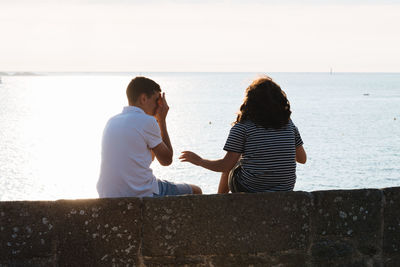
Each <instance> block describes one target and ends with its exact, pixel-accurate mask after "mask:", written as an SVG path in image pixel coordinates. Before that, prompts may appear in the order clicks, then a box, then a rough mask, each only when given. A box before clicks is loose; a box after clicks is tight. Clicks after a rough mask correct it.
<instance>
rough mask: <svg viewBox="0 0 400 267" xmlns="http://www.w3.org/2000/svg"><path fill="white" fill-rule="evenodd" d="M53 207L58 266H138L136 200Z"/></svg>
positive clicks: (64, 203)
mask: <svg viewBox="0 0 400 267" xmlns="http://www.w3.org/2000/svg"><path fill="white" fill-rule="evenodd" d="M57 205H58V209H57V218H56V219H55V222H56V223H57V225H60V226H61V227H60V229H59V230H60V233H59V235H58V243H59V245H58V247H57V258H58V262H59V264H60V265H62V266H68V265H72V266H96V265H99V264H101V265H103V264H104V265H107V266H111V265H112V264H119V265H123V266H126V265H127V264H130V265H138V261H137V260H138V250H139V242H140V239H141V238H140V229H141V225H142V221H141V201H140V199H138V198H132V199H103V200H100V199H96V200H86V201H82V200H78V201H59V202H57Z"/></svg>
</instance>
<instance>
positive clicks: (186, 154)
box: [179, 151, 203, 165]
mask: <svg viewBox="0 0 400 267" xmlns="http://www.w3.org/2000/svg"><path fill="white" fill-rule="evenodd" d="M179 159H180V160H181V161H182V162H190V163H192V164H194V165H200V163H201V161H202V160H203V159H202V158H201V157H200V156H199V155H197V154H196V153H193V152H192V151H183V152H182V154H181V155H180V157H179Z"/></svg>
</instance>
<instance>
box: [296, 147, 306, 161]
mask: <svg viewBox="0 0 400 267" xmlns="http://www.w3.org/2000/svg"><path fill="white" fill-rule="evenodd" d="M296 161H297V162H298V163H301V164H304V163H306V161H307V154H306V151H305V150H304V148H303V146H298V147H296Z"/></svg>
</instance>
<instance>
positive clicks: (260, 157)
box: [224, 120, 303, 192]
mask: <svg viewBox="0 0 400 267" xmlns="http://www.w3.org/2000/svg"><path fill="white" fill-rule="evenodd" d="M302 144H303V141H302V140H301V137H300V134H299V132H298V130H297V128H296V126H295V125H294V124H293V122H292V121H291V120H289V123H287V124H286V125H285V126H283V127H281V128H279V129H274V128H268V129H265V128H264V127H262V126H258V125H256V124H254V123H253V122H251V121H249V120H246V121H244V122H238V123H236V124H235V125H234V126H233V127H232V129H231V131H230V134H229V137H228V140H227V142H226V144H225V147H224V150H226V151H232V152H237V153H241V154H242V156H241V160H240V163H241V169H240V173H239V176H238V182H239V183H240V184H241V185H243V186H244V187H245V188H247V189H248V191H250V192H266V191H290V190H293V188H294V185H295V182H296V159H295V157H296V147H297V146H300V145H302Z"/></svg>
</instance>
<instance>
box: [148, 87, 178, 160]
mask: <svg viewBox="0 0 400 267" xmlns="http://www.w3.org/2000/svg"><path fill="white" fill-rule="evenodd" d="M168 110H169V106H168V104H167V101H166V99H165V93H163V94H162V95H161V96H160V103H159V106H158V109H157V113H156V115H155V117H156V119H157V122H158V126H159V127H160V131H161V138H162V142H161V143H160V144H159V145H157V146H156V147H154V148H153V149H152V150H153V152H154V154H155V156H156V158H157V160H158V162H160V164H161V165H163V166H168V165H170V164H171V163H172V157H173V154H174V152H173V150H172V145H171V140H170V139H169V135H168V131H167V122H166V118H167V114H168Z"/></svg>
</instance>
